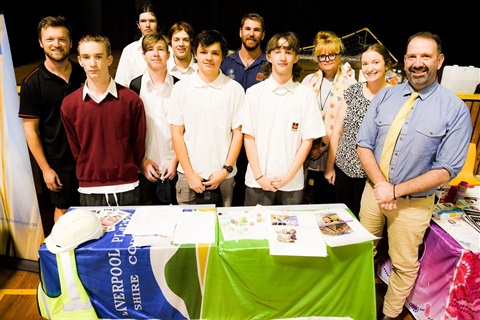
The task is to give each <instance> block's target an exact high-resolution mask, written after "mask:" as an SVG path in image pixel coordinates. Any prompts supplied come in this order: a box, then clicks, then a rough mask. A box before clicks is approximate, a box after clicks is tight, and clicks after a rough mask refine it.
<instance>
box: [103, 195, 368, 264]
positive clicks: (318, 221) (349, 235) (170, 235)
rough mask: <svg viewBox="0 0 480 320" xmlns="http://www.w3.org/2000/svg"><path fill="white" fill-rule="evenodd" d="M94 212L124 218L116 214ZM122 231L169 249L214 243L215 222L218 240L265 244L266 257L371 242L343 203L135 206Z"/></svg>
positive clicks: (317, 253)
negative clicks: (266, 246) (256, 241)
mask: <svg viewBox="0 0 480 320" xmlns="http://www.w3.org/2000/svg"><path fill="white" fill-rule="evenodd" d="M97 213H98V214H101V215H105V216H113V217H118V216H120V217H122V219H124V218H125V215H124V214H123V215H122V214H121V213H128V212H127V211H122V210H119V211H118V212H117V211H108V212H105V211H104V209H98V210H97ZM128 219H129V222H128V224H127V226H126V227H125V230H124V233H125V234H131V235H132V237H133V245H134V246H139V247H141V246H162V247H172V246H178V245H181V244H199V243H208V244H211V243H215V240H216V239H215V226H216V219H218V223H219V228H220V231H221V232H222V235H223V240H224V241H238V240H242V239H252V240H268V243H269V248H270V254H271V255H284V256H312V257H326V256H327V248H326V246H327V245H329V246H331V247H336V246H345V245H349V244H354V243H360V242H365V241H370V240H374V239H376V238H375V237H374V236H373V235H372V234H371V233H369V232H368V231H367V230H366V229H365V228H364V227H363V226H362V225H361V224H360V222H359V221H358V220H357V219H355V218H354V217H353V216H352V214H351V213H350V211H349V210H348V209H347V207H346V206H345V205H342V204H332V205H299V206H256V207H229V208H224V207H222V208H215V206H189V207H182V206H139V207H137V208H136V209H135V214H133V215H130V216H128Z"/></svg>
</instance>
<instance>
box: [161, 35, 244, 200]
mask: <svg viewBox="0 0 480 320" xmlns="http://www.w3.org/2000/svg"><path fill="white" fill-rule="evenodd" d="M194 43H195V46H196V47H195V51H194V52H195V57H196V59H197V61H198V71H197V72H196V73H194V74H192V75H191V76H189V77H185V78H184V79H182V80H181V81H178V82H177V83H176V84H175V85H174V86H173V89H172V108H171V110H170V111H171V112H169V113H168V116H167V117H168V122H169V123H170V124H171V132H172V142H173V148H174V150H175V153H176V155H177V158H178V161H179V166H178V173H179V174H178V182H177V185H176V191H177V201H178V203H179V204H195V203H197V201H196V195H195V193H203V192H204V191H205V190H207V191H208V190H213V189H217V188H219V189H220V193H221V197H222V205H223V206H224V207H229V206H231V203H232V194H233V187H234V185H235V180H234V179H233V177H234V176H235V174H236V172H237V168H236V166H235V162H236V160H237V157H238V154H239V152H240V147H241V146H242V139H243V135H242V131H241V128H242V127H241V125H242V105H243V99H244V96H245V93H244V90H243V87H242V86H241V85H240V84H239V83H238V82H236V81H234V80H232V79H230V78H228V77H227V76H225V75H224V74H223V73H222V72H221V70H220V64H221V63H222V61H223V59H224V58H225V57H226V55H227V52H228V49H227V43H226V40H225V38H224V37H223V36H222V35H221V34H220V33H219V32H218V31H216V30H204V31H202V32H200V33H199V34H198V35H197V36H196V37H195V42H194Z"/></svg>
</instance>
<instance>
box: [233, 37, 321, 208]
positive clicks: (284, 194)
mask: <svg viewBox="0 0 480 320" xmlns="http://www.w3.org/2000/svg"><path fill="white" fill-rule="evenodd" d="M266 49H267V60H268V64H266V65H265V66H264V70H265V75H266V77H267V79H266V80H265V81H263V82H260V83H257V84H255V85H253V86H251V87H250V88H249V89H248V90H247V93H246V96H245V104H244V118H243V127H242V132H243V134H244V143H245V151H246V153H247V158H248V167H247V173H246V176H245V185H246V186H247V188H246V191H245V206H254V205H257V204H261V205H274V204H281V205H293V204H301V203H302V202H303V189H304V185H305V184H304V174H303V163H304V161H305V158H306V157H307V155H308V153H309V152H310V148H311V146H312V142H313V139H316V138H320V137H322V136H324V135H325V127H324V125H323V121H322V116H321V114H320V109H319V107H318V102H317V99H316V97H315V95H314V94H313V91H311V90H309V89H308V88H307V87H305V86H302V85H301V84H300V83H299V82H298V79H299V77H300V73H301V68H300V66H298V64H297V62H298V60H299V59H300V42H299V39H298V36H297V35H296V34H295V33H293V32H285V33H277V34H276V35H274V36H273V37H272V38H271V39H270V41H269V42H268V44H267V48H266Z"/></svg>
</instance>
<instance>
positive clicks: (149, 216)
mask: <svg viewBox="0 0 480 320" xmlns="http://www.w3.org/2000/svg"><path fill="white" fill-rule="evenodd" d="M215 219H216V209H215V207H214V206H213V207H211V206H208V207H197V208H185V207H180V206H141V207H138V208H137V209H136V210H135V214H134V215H133V216H132V219H131V220H130V222H129V223H128V225H127V227H126V228H125V231H124V233H125V234H131V235H132V236H133V239H134V242H133V245H135V246H148V245H156V246H167V247H169V246H173V245H180V244H189V243H215V222H216V220H215Z"/></svg>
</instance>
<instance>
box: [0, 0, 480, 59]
mask: <svg viewBox="0 0 480 320" xmlns="http://www.w3.org/2000/svg"><path fill="white" fill-rule="evenodd" d="M144 2H147V1H141V0H136V1H135V0H103V1H102V0H82V1H78V2H71V1H65V0H63V1H58V0H50V1H34V2H33V3H29V4H26V3H25V2H23V1H15V0H3V1H0V11H2V12H3V13H4V16H5V22H6V26H7V31H8V35H9V39H10V46H11V49H12V55H13V61H14V65H15V66H19V65H23V64H27V63H32V62H35V61H37V60H39V59H41V58H42V57H43V54H42V50H41V49H40V48H39V46H38V41H37V30H36V28H37V24H38V21H39V20H40V19H41V18H42V17H44V16H46V15H59V14H62V15H64V16H66V17H67V19H68V20H69V22H70V24H71V25H72V27H73V29H74V39H75V40H78V39H79V38H80V37H81V36H82V35H83V34H86V33H99V34H102V35H105V36H108V37H109V38H110V40H111V43H112V48H113V49H114V50H121V49H122V48H123V47H124V46H125V45H127V44H128V43H130V42H131V41H133V40H135V37H136V36H137V32H136V30H137V29H136V26H135V15H136V9H137V8H138V7H139V6H140V5H141V4H142V3H144ZM151 2H153V3H155V4H156V5H157V7H159V8H160V11H161V17H160V20H161V23H162V25H163V26H164V29H165V30H168V28H169V27H170V26H171V25H172V24H173V23H175V22H176V21H178V20H186V21H188V22H190V23H191V24H192V25H193V27H194V29H195V31H196V32H199V31H201V30H203V29H208V28H214V29H217V30H219V31H220V32H222V33H223V35H224V36H225V38H226V39H227V41H228V43H229V48H230V49H236V48H238V47H239V46H240V39H239V35H238V29H239V23H240V20H241V17H242V15H243V14H244V13H246V12H257V13H259V14H261V15H262V16H263V17H264V18H265V23H266V32H267V35H266V39H268V38H269V37H271V36H272V35H273V34H274V33H276V32H280V31H294V32H296V33H297V34H298V35H299V36H300V39H301V41H302V47H306V46H309V45H311V44H312V40H313V37H314V36H315V34H316V32H317V31H319V30H332V31H334V32H336V33H337V34H338V35H339V36H343V35H347V34H350V33H353V32H355V31H357V30H360V29H362V28H365V27H366V28H369V29H370V30H371V31H372V32H373V34H374V35H375V36H376V37H377V38H378V39H379V40H380V41H381V42H382V43H383V44H384V45H386V46H387V48H388V49H389V50H390V51H391V52H392V53H393V55H394V56H395V57H396V58H397V59H398V60H399V61H403V54H404V51H405V44H406V41H407V38H408V36H410V35H411V34H413V33H415V32H417V31H423V30H430V31H432V32H435V33H437V34H439V35H440V36H441V37H442V39H443V41H444V47H443V49H444V53H445V55H446V61H445V65H453V64H457V65H460V66H467V65H475V66H477V67H478V66H480V64H479V63H478V60H477V59H478V53H477V51H476V50H475V49H474V48H475V41H476V39H478V28H472V27H470V26H471V24H472V23H473V24H474V25H475V24H477V21H478V17H477V15H478V12H479V9H480V2H475V4H473V5H472V4H468V5H467V4H462V2H464V1H458V2H457V3H451V5H450V6H449V7H448V8H447V7H444V8H442V7H440V6H437V7H435V8H427V7H426V5H420V3H398V10H394V11H391V10H390V9H388V8H387V6H388V7H390V6H391V4H388V3H386V2H385V1H381V2H378V3H375V1H368V2H359V1H355V2H348V1H306V0H297V1H292V2H290V3H289V4H288V5H287V6H285V5H280V3H279V2H278V0H260V1H228V0H223V1H218V0H210V1H190V0H184V1H172V0H169V1H151ZM27 6H28V8H26V7H27ZM264 44H265V43H264ZM75 45H76V41H75Z"/></svg>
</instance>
